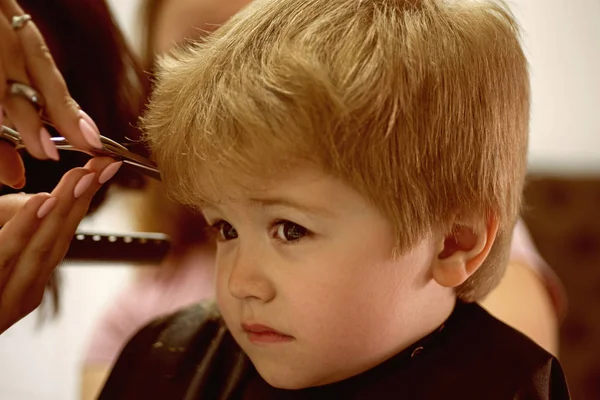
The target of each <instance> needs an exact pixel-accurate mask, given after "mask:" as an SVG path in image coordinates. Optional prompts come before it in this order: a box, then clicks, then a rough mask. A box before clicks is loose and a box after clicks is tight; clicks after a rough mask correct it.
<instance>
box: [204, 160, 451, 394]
mask: <svg viewBox="0 0 600 400" xmlns="http://www.w3.org/2000/svg"><path fill="white" fill-rule="evenodd" d="M225 196H228V193H227V192H225V191H224V193H223V197H225ZM203 211H204V214H205V216H206V218H207V220H208V222H209V223H210V224H211V225H214V226H215V227H217V228H218V229H219V232H220V235H219V236H220V240H219V243H218V251H217V300H218V304H219V307H220V310H221V312H222V314H223V317H224V319H225V321H226V323H227V326H228V327H229V329H230V331H231V333H232V335H233V336H234V338H235V339H236V340H237V342H238V343H239V344H240V346H241V347H242V348H243V349H244V351H245V352H246V354H247V355H248V356H249V357H250V359H251V360H252V362H253V363H254V365H255V367H256V368H257V370H258V372H259V373H260V374H261V375H262V376H263V378H264V379H265V380H266V381H267V382H269V383H270V384H271V385H273V386H276V387H282V388H288V389H294V388H302V387H308V386H315V385H321V384H326V383H330V382H335V381H338V380H342V379H345V378H347V377H350V376H352V375H355V374H357V373H360V372H362V371H364V370H367V369H369V368H371V367H373V366H374V365H377V364H379V363H380V362H382V361H384V360H385V359H387V358H389V357H390V356H392V355H394V354H395V353H397V352H399V351H400V350H402V349H403V348H405V347H407V346H408V345H410V344H412V343H413V342H414V341H416V340H417V339H419V338H420V337H422V336H424V335H425V334H427V333H429V332H430V331H431V330H433V329H435V327H436V326H437V324H439V321H438V320H439V316H440V313H444V314H445V316H447V315H446V314H449V312H450V311H451V308H452V305H453V301H454V298H453V295H452V294H451V291H450V290H448V289H441V288H440V287H439V286H438V285H436V284H435V283H434V282H433V280H432V278H431V271H430V265H431V263H432V260H433V258H434V257H435V256H436V253H437V251H436V244H435V242H434V240H433V239H431V238H427V239H424V240H423V241H421V242H420V243H419V244H418V245H417V246H415V247H414V248H413V249H411V250H410V251H409V252H406V253H404V254H403V255H402V256H401V257H397V258H396V259H395V260H393V259H392V258H391V255H392V250H393V247H394V234H393V230H392V225H391V224H390V222H389V221H388V220H387V219H386V218H385V217H384V216H383V215H382V214H381V213H380V212H379V210H378V209H377V208H375V207H374V206H373V205H371V204H370V203H369V202H367V201H366V200H365V199H364V198H363V197H362V196H361V195H360V194H359V193H358V192H357V191H356V190H354V189H353V188H352V187H350V186H349V185H347V184H345V183H343V182H341V181H340V180H337V179H335V178H334V177H332V176H328V175H325V174H323V173H320V172H317V171H315V170H311V169H308V168H306V169H303V170H301V171H294V174H293V175H289V176H287V177H286V179H282V180H279V181H277V182H276V183H274V184H273V185H272V186H269V187H267V188H265V189H261V190H256V191H255V192H253V193H249V194H248V195H247V196H244V197H243V198H236V199H235V200H226V201H222V202H220V203H219V204H217V205H214V206H208V207H206V208H205V209H204V210H203ZM274 331H276V332H274Z"/></svg>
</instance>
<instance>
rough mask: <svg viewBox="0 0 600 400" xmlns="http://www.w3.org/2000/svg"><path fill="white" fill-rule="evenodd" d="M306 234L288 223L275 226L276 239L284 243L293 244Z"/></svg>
mask: <svg viewBox="0 0 600 400" xmlns="http://www.w3.org/2000/svg"><path fill="white" fill-rule="evenodd" d="M307 234H308V230H307V229H306V228H305V227H303V226H300V225H298V224H295V223H293V222H290V221H280V222H279V223H278V224H277V237H278V239H281V240H283V241H285V242H293V241H295V240H299V239H302V238H303V237H304V236H306V235H307Z"/></svg>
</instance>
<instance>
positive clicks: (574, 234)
mask: <svg viewBox="0 0 600 400" xmlns="http://www.w3.org/2000/svg"><path fill="white" fill-rule="evenodd" d="M222 1H225V0H222ZM109 3H110V5H111V7H112V8H113V11H114V13H115V15H116V17H117V20H118V22H119V23H120V25H121V27H122V29H123V30H124V31H125V33H126V35H127V38H128V40H130V42H131V44H132V45H133V46H134V47H137V46H138V43H139V38H138V37H136V34H135V32H137V31H138V29H137V26H136V24H137V15H136V14H137V12H138V1H137V0H111V1H109ZM510 4H511V5H512V7H513V10H514V12H515V14H516V15H517V18H518V19H519V21H520V22H521V25H522V27H523V29H524V43H525V47H526V51H527V55H528V57H529V60H530V64H531V77H532V79H531V83H532V95H533V108H532V124H531V141H530V179H529V184H528V186H527V189H526V205H527V208H526V212H525V216H524V218H525V221H526V223H527V225H528V227H529V229H530V231H531V234H532V236H533V239H534V241H535V243H536V245H537V246H538V249H539V251H540V253H541V254H542V256H543V257H544V258H545V259H546V261H547V262H548V263H549V264H550V265H551V266H552V268H553V269H554V270H555V271H556V273H557V275H558V276H559V277H560V279H561V280H562V281H563V283H564V285H565V289H566V292H567V296H568V301H569V309H568V313H567V316H566V318H565V320H564V321H563V324H562V328H561V351H560V360H561V362H562V364H563V367H564V369H565V372H566V375H567V379H568V380H569V384H570V387H571V390H572V394H573V397H574V398H575V399H600V339H599V338H600V24H598V20H600V1H598V0H570V1H565V0H513V1H512V2H510ZM124 196H125V197H126V194H122V193H121V194H119V193H116V194H114V195H113V196H112V197H111V199H110V201H109V202H108V203H107V204H105V205H104V206H103V208H102V209H101V210H100V211H99V212H98V213H96V214H94V215H93V216H92V217H90V218H88V219H87V220H86V221H85V227H87V228H90V229H95V230H100V231H107V232H115V231H116V232H126V231H128V230H130V229H131V223H130V221H129V217H128V215H127V214H126V213H124V211H123V208H124V207H122V206H121V204H122V202H123V201H124V200H123V198H124ZM134 268H135V267H132V266H131V265H127V264H120V265H113V266H111V267H103V266H99V265H95V266H88V267H63V268H62V272H63V274H62V279H63V282H62V292H63V293H62V296H63V300H62V305H61V313H60V315H59V317H58V318H57V319H55V320H52V319H47V320H46V321H45V322H44V323H40V321H41V318H40V317H41V316H40V312H39V311H38V312H35V313H34V314H32V315H30V316H29V317H27V318H26V319H24V320H23V321H21V322H20V323H19V324H17V325H16V326H14V327H13V328H11V329H10V330H8V331H7V332H6V333H4V334H3V335H2V337H0V360H1V361H0V399H2V400H4V399H6V400H12V399H15V400H29V399H31V400H37V399H52V400H75V399H78V398H79V385H80V371H81V360H82V357H83V353H84V351H85V348H86V346H87V344H88V343H87V340H88V339H89V335H90V331H91V329H92V327H93V324H94V322H95V321H97V319H98V318H99V316H100V315H101V314H102V312H103V310H104V309H105V307H106V306H107V304H109V303H110V301H111V300H112V299H114V296H115V295H116V294H117V293H118V291H119V290H120V288H122V287H123V286H124V285H125V284H126V283H127V282H128V281H129V280H130V279H131V277H132V275H133V273H132V271H133V269H134ZM32 383H35V384H32Z"/></svg>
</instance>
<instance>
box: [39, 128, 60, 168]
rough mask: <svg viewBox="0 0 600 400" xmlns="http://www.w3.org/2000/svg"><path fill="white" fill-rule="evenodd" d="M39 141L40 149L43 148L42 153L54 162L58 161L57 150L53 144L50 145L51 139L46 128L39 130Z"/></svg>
mask: <svg viewBox="0 0 600 400" xmlns="http://www.w3.org/2000/svg"><path fill="white" fill-rule="evenodd" d="M40 140H41V141H42V147H43V148H44V153H46V155H47V156H48V158H51V159H52V160H54V161H58V159H59V157H58V150H57V149H56V146H55V145H54V143H52V139H51V136H50V134H49V133H48V131H47V130H46V128H44V127H42V129H41V130H40Z"/></svg>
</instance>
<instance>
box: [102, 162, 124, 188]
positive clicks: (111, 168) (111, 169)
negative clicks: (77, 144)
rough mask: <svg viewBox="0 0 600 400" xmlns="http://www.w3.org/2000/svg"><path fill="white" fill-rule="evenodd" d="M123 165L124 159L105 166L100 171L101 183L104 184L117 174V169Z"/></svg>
mask: <svg viewBox="0 0 600 400" xmlns="http://www.w3.org/2000/svg"><path fill="white" fill-rule="evenodd" d="M121 165H123V162H122V161H119V162H115V163H112V164H109V165H108V167H106V168H104V171H102V172H101V173H100V177H99V178H98V182H100V184H101V185H102V184H104V183H106V182H107V181H109V180H110V179H111V178H112V177H113V176H115V174H116V173H117V171H119V168H121Z"/></svg>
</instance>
